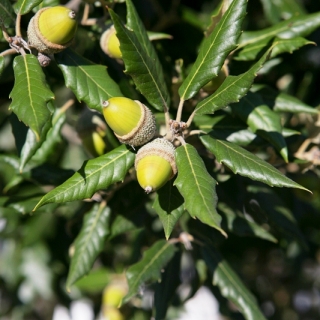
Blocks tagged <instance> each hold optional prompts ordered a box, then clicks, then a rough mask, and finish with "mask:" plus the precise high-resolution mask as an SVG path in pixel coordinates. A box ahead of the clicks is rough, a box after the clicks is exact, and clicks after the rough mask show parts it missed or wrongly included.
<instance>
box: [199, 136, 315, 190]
mask: <svg viewBox="0 0 320 320" xmlns="http://www.w3.org/2000/svg"><path fill="white" fill-rule="evenodd" d="M200 139H201V141H202V143H203V144H204V146H205V147H206V148H207V149H208V150H210V151H211V152H212V153H213V154H214V156H215V157H216V158H217V160H218V161H219V162H220V163H223V164H224V165H226V166H227V167H228V168H229V169H231V170H232V172H234V173H235V174H240V175H241V176H244V177H248V178H250V179H252V180H256V181H261V182H263V183H266V184H268V185H269V186H271V187H274V186H275V187H287V188H298V189H302V190H306V191H309V190H308V189H306V188H304V187H302V186H300V185H299V184H298V183H296V182H294V181H292V180H291V179H289V178H288V177H286V176H285V175H283V174H282V173H281V172H280V171H279V170H277V169H276V168H274V167H273V166H272V165H271V164H269V163H267V162H265V161H264V160H261V159H260V158H258V157H257V156H255V155H254V154H252V153H251V152H249V151H247V150H245V149H243V148H241V147H239V146H237V145H236V144H234V143H231V142H228V141H223V140H217V139H214V138H212V137H210V136H209V135H206V136H201V138H200Z"/></svg>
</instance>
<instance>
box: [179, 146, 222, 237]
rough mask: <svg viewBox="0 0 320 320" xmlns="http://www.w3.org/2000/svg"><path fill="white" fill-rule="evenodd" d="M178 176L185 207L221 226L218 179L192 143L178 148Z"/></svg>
mask: <svg viewBox="0 0 320 320" xmlns="http://www.w3.org/2000/svg"><path fill="white" fill-rule="evenodd" d="M176 162H177V167H178V177H177V179H176V180H175V182H174V185H176V186H177V188H178V190H179V192H180V193H181V194H182V196H183V198H184V201H185V209H186V210H188V212H189V214H190V215H191V216H192V217H193V218H198V219H199V220H200V221H201V222H203V223H205V224H208V225H209V226H211V227H213V228H216V229H217V230H219V231H220V232H221V233H222V234H223V235H226V234H225V232H224V231H223V230H222V229H221V228H220V222H221V217H220V216H219V214H218V213H217V211H216V205H217V200H218V198H217V195H216V181H215V180H214V179H213V178H212V177H211V176H210V174H209V173H208V172H207V169H206V167H205V165H204V163H203V160H202V159H201V158H200V156H199V154H198V152H197V150H196V149H195V148H194V147H193V146H191V145H190V144H186V145H182V146H180V147H179V148H177V149H176Z"/></svg>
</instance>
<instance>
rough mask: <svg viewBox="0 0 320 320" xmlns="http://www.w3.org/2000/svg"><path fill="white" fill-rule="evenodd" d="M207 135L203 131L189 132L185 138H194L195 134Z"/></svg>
mask: <svg viewBox="0 0 320 320" xmlns="http://www.w3.org/2000/svg"><path fill="white" fill-rule="evenodd" d="M201 133H203V134H207V133H206V132H205V131H203V130H191V131H190V132H189V133H188V134H187V137H190V136H194V135H196V134H201Z"/></svg>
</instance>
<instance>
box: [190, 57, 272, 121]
mask: <svg viewBox="0 0 320 320" xmlns="http://www.w3.org/2000/svg"><path fill="white" fill-rule="evenodd" d="M269 53H270V51H268V52H266V53H265V54H264V55H263V56H262V57H261V58H260V60H259V61H258V62H256V63H255V64H254V65H253V66H252V67H251V68H250V69H249V70H248V71H247V72H245V73H242V74H240V75H238V76H228V77H227V78H226V79H225V80H224V82H223V83H222V85H221V86H220V87H219V88H218V89H217V91H215V93H213V94H212V95H210V96H209V97H207V98H206V99H204V100H202V101H200V102H199V103H198V105H197V106H196V110H195V114H197V115H200V114H210V113H214V112H215V111H217V110H219V109H222V108H224V107H226V106H227V105H229V104H230V103H234V102H238V101H239V99H241V98H242V97H243V96H244V95H246V93H247V92H248V90H249V89H250V87H251V85H252V82H253V80H254V78H255V77H256V75H257V72H258V71H259V69H260V68H261V67H262V65H263V63H264V62H265V61H266V59H267V58H268V56H269Z"/></svg>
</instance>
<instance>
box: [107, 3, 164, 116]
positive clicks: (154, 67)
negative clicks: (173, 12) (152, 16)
mask: <svg viewBox="0 0 320 320" xmlns="http://www.w3.org/2000/svg"><path fill="white" fill-rule="evenodd" d="M130 8H131V7H130ZM130 10H132V8H131V9H130ZM109 13H110V16H111V18H112V20H113V23H114V26H115V29H116V31H117V37H118V38H119V41H120V49H121V53H122V58H123V61H124V64H125V66H126V71H125V72H126V73H128V74H129V75H130V76H131V77H132V79H133V81H134V83H135V85H136V87H137V89H138V90H139V91H140V92H141V93H142V94H143V95H144V96H145V98H146V99H147V100H148V102H149V103H150V104H151V105H152V106H153V107H154V108H156V109H158V110H160V111H162V110H163V109H164V108H165V109H168V108H169V104H170V96H169V93H168V89H167V87H166V85H165V82H164V79H163V76H162V75H163V71H162V68H161V66H160V63H157V62H156V61H157V60H154V59H155V58H154V57H151V56H149V53H151V51H150V50H151V49H150V47H149V46H148V51H147V50H146V49H145V47H144V42H142V43H140V40H139V38H138V36H137V35H136V33H135V31H130V30H129V29H127V28H126V27H125V26H124V25H123V23H122V22H121V20H120V18H119V16H118V15H117V14H116V13H115V12H114V11H113V10H111V9H109ZM135 19H137V17H136V15H133V13H132V11H131V20H132V21H131V22H130V23H132V24H133V22H134V23H135V24H136V25H139V28H142V25H141V22H140V21H139V22H138V21H137V20H135ZM139 37H140V38H142V37H143V36H142V35H139ZM143 38H144V37H143ZM148 41H149V40H148ZM150 45H151V44H150ZM151 54H152V55H153V53H151ZM154 54H155V53H154Z"/></svg>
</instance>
